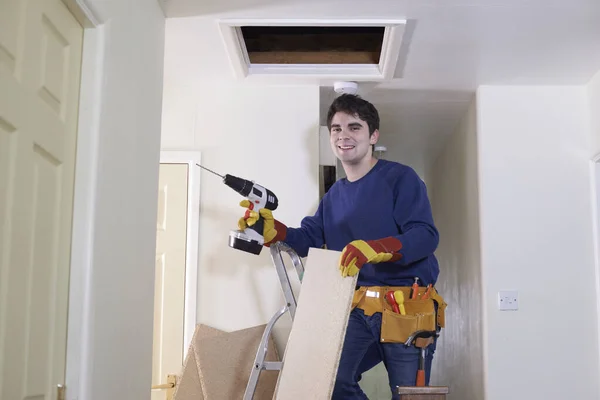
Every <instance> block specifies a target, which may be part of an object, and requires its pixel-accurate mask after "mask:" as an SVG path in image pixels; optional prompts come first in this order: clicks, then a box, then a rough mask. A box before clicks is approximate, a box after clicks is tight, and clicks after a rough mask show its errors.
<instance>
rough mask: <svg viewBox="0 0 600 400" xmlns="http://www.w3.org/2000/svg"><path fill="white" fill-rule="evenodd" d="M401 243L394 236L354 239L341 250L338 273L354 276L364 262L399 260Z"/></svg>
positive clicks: (344, 275)
mask: <svg viewBox="0 0 600 400" xmlns="http://www.w3.org/2000/svg"><path fill="white" fill-rule="evenodd" d="M400 249H402V243H400V241H399V240H398V239H396V238H393V237H387V238H384V239H378V240H368V241H365V240H354V241H352V242H350V243H349V244H348V245H347V246H346V247H344V249H343V250H342V255H341V256H340V265H339V269H340V273H341V274H342V276H343V277H347V276H354V275H356V274H358V273H359V272H360V269H361V268H362V266H363V265H365V264H377V263H381V262H387V261H390V262H393V261H397V260H399V259H400V258H401V257H402V255H401V254H400V253H399V252H400Z"/></svg>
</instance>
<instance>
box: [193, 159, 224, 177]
mask: <svg viewBox="0 0 600 400" xmlns="http://www.w3.org/2000/svg"><path fill="white" fill-rule="evenodd" d="M196 165H197V166H199V167H200V168H202V169H205V170H207V171H208V172H211V173H213V174H215V175H216V176H218V177H221V178H225V177H224V176H223V175H220V174H217V173H216V172H215V171H213V170H210V169H208V168H206V167H203V166H202V165H200V164H198V163H196Z"/></svg>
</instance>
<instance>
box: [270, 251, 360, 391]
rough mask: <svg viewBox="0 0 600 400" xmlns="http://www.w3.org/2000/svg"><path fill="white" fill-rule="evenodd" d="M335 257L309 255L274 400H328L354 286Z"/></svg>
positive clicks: (333, 254)
mask: <svg viewBox="0 0 600 400" xmlns="http://www.w3.org/2000/svg"><path fill="white" fill-rule="evenodd" d="M340 255H341V253H340V252H337V251H332V250H323V249H316V248H311V249H310V250H309V253H308V257H307V260H306V267H305V273H304V278H303V280H302V288H301V291H300V296H299V298H298V308H297V309H296V316H295V318H294V322H293V325H292V329H291V331H290V336H289V339H288V343H287V345H286V350H285V354H284V364H283V369H282V370H281V372H280V377H279V383H278V385H277V394H276V399H277V400H298V399H311V400H321V399H322V400H329V399H331V395H332V393H333V385H334V383H335V378H336V375H337V369H338V365H339V361H340V355H341V351H342V347H343V345H344V338H345V337H346V327H347V326H348V315H349V314H350V308H351V306H352V297H353V295H354V289H355V287H356V281H357V276H354V277H346V278H342V276H341V274H340V271H339V269H338V263H339V257H340Z"/></svg>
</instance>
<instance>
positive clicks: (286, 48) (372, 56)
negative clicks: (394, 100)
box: [240, 26, 385, 64]
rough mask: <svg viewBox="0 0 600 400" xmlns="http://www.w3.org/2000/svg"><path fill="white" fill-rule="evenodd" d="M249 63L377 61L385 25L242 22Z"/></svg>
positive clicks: (366, 62) (357, 62)
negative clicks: (252, 24) (250, 24)
mask: <svg viewBox="0 0 600 400" xmlns="http://www.w3.org/2000/svg"><path fill="white" fill-rule="evenodd" d="M240 29H241V36H242V38H243V41H244V45H245V48H246V54H247V57H248V60H249V61H250V63H251V64H379V62H380V60H381V50H382V44H383V38H384V33H385V27H384V26H242V27H240Z"/></svg>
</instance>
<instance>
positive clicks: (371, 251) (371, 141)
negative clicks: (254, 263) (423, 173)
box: [238, 94, 445, 400]
mask: <svg viewBox="0 0 600 400" xmlns="http://www.w3.org/2000/svg"><path fill="white" fill-rule="evenodd" d="M327 125H328V128H329V130H330V143H331V149H332V151H333V152H334V153H335V155H336V157H337V158H338V159H339V160H340V161H341V163H342V166H343V168H344V171H345V173H346V178H344V179H340V180H338V181H337V182H336V183H335V184H334V185H333V186H332V187H331V188H330V189H329V191H328V192H327V193H326V194H325V196H324V197H323V199H322V200H321V202H320V204H319V207H318V209H317V212H316V213H315V215H313V216H308V217H306V218H304V219H303V220H302V222H301V226H300V227H298V228H289V227H287V226H285V225H284V224H283V223H281V222H280V221H277V220H275V219H274V218H273V215H272V213H271V212H270V211H269V210H266V209H263V210H259V211H258V213H257V211H249V212H247V213H246V215H245V217H244V218H241V219H240V220H239V223H238V225H239V228H240V229H244V228H245V227H246V226H247V225H252V224H253V223H254V222H255V221H256V219H257V218H258V215H259V213H260V215H261V216H263V218H264V232H263V235H264V237H265V245H266V246H269V245H270V244H271V243H275V242H277V241H283V242H285V243H286V244H288V245H289V246H290V247H292V248H293V249H294V250H295V251H296V252H297V253H298V254H299V255H300V256H301V257H305V256H306V255H307V253H308V249H309V248H310V247H316V248H321V247H323V246H326V247H327V248H328V249H331V250H337V251H341V252H342V255H341V257H340V263H339V269H340V273H341V274H342V276H354V275H356V274H358V287H357V289H356V292H355V296H354V301H353V308H352V311H351V313H350V316H349V320H348V328H347V331H346V337H345V341H344V348H343V350H342V355H341V359H340V364H339V368H338V374H337V379H336V382H335V387H334V394H333V399H334V400H335V399H345V400H348V399H366V398H367V397H366V396H365V394H364V393H363V392H362V390H361V388H360V386H359V384H358V381H359V380H360V377H361V374H362V373H363V372H365V371H367V370H368V369H370V368H372V367H374V366H375V365H376V364H378V363H379V362H381V361H383V363H384V365H385V367H386V369H387V371H388V377H389V384H390V388H391V390H392V393H393V398H394V399H396V398H398V395H397V394H396V393H395V391H396V390H395V388H396V387H397V386H415V384H416V377H417V370H418V369H419V354H420V351H419V349H418V348H416V347H414V346H405V345H404V343H403V342H404V341H405V340H406V339H407V336H408V335H410V334H411V333H414V332H415V331H416V330H417V327H418V329H426V330H431V331H434V330H439V329H440V328H441V326H442V325H443V322H442V323H441V324H440V323H439V322H440V321H443V318H442V319H439V316H438V317H437V318H436V316H437V314H436V311H437V310H438V308H439V307H440V305H442V307H441V309H442V311H443V308H444V307H445V303H443V299H442V298H441V297H440V296H439V295H438V294H437V292H436V291H435V289H433V288H429V287H432V286H433V285H434V284H435V283H436V281H437V278H438V274H439V266H438V262H437V259H436V257H435V256H434V251H435V250H436V248H437V246H438V242H439V237H438V231H437V229H436V227H435V225H434V222H433V217H432V213H431V206H430V203H429V199H428V196H427V189H426V187H425V184H424V183H423V181H422V180H421V179H420V178H419V176H418V175H417V174H416V172H415V171H414V170H413V169H412V168H410V167H409V166H406V165H403V164H400V163H397V162H392V161H386V160H378V159H376V158H375V157H374V156H373V147H374V145H375V143H377V141H378V139H379V114H378V112H377V109H376V108H375V107H374V106H373V105H372V104H371V103H369V102H368V101H366V100H364V99H362V98H360V97H359V96H355V95H348V94H344V95H341V96H339V97H338V98H337V99H336V100H335V101H334V102H333V103H332V104H331V106H330V108H329V112H328V116H327ZM242 206H247V204H246V203H245V202H242ZM415 278H418V279H417V282H418V284H419V285H420V287H421V288H425V287H428V289H429V291H428V293H429V294H428V295H427V296H424V297H428V299H425V298H424V299H423V300H420V299H419V298H417V299H414V300H411V299H407V302H406V307H403V308H402V309H403V310H406V311H405V314H406V315H404V316H396V315H397V314H396V315H394V316H390V315H389V314H390V313H389V312H384V308H385V307H386V306H385V304H386V302H385V300H384V297H385V295H386V293H388V292H390V291H392V292H402V293H404V294H405V295H404V294H403V296H406V297H408V296H410V293H411V292H410V289H411V285H412V284H413V283H414V282H415ZM417 292H418V293H419V295H422V294H423V293H424V291H423V290H422V289H418V290H417ZM432 298H433V299H435V302H432V300H431V299H432ZM386 319H387V320H386ZM382 323H383V324H384V325H385V328H384V329H383V330H382ZM434 350H435V341H434V343H432V344H430V345H429V346H428V348H427V358H426V361H425V376H426V384H428V382H429V375H430V370H431V361H432V358H433V352H434Z"/></svg>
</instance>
